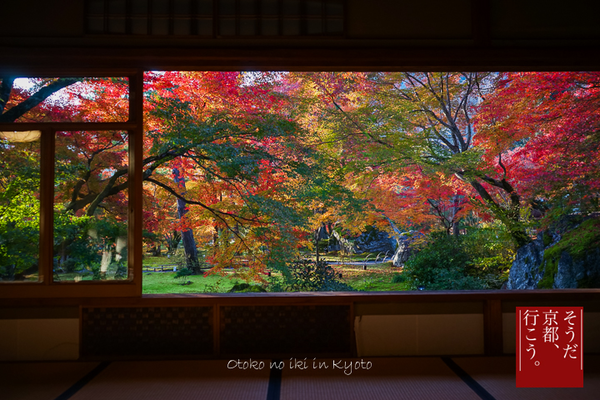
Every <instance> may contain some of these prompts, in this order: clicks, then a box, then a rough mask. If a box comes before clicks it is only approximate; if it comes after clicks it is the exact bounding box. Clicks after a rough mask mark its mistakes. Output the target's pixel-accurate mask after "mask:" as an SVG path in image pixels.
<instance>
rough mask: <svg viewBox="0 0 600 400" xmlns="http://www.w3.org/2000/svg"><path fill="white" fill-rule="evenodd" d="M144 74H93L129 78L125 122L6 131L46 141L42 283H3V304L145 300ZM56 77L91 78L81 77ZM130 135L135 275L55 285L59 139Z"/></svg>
mask: <svg viewBox="0 0 600 400" xmlns="http://www.w3.org/2000/svg"><path fill="white" fill-rule="evenodd" d="M143 73H144V71H142V70H138V71H128V72H126V73H122V74H113V73H109V74H102V73H101V74H92V75H93V76H95V77H113V76H124V77H127V78H128V79H129V118H128V120H127V121H125V122H26V123H20V122H13V123H1V124H0V130H7V131H22V130H39V131H41V132H42V136H41V138H40V148H41V157H40V244H39V247H40V251H39V277H40V278H39V281H37V282H6V283H1V284H0V299H4V298H48V297H52V298H57V297H67V298H69V297H79V298H86V297H132V296H133V297H140V296H141V295H142V218H143V213H142V204H143V203H142V168H139V166H141V165H142V163H143V135H144V129H143V121H144V108H143V106H144V104H143V101H144V99H143ZM50 76H56V77H61V76H69V77H88V76H90V74H89V73H85V74H81V73H76V74H68V75H66V74H63V75H57V74H50ZM114 130H118V131H126V132H127V134H128V139H129V174H128V175H129V176H128V179H129V182H130V185H129V191H128V192H129V199H128V206H127V207H128V215H127V221H128V224H127V225H128V228H127V229H128V234H127V246H128V259H127V269H128V272H129V276H128V279H127V280H123V281H116V280H115V281H100V282H98V281H81V282H54V281H53V279H52V277H53V240H54V239H53V238H54V227H53V217H54V213H53V211H54V154H55V134H56V132H60V131H114Z"/></svg>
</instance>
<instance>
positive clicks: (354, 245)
mask: <svg viewBox="0 0 600 400" xmlns="http://www.w3.org/2000/svg"><path fill="white" fill-rule="evenodd" d="M332 237H334V238H335V239H336V241H337V243H336V245H335V246H339V247H338V248H333V247H331V248H330V251H332V250H339V251H341V252H342V253H345V254H360V253H384V254H385V253H388V254H389V255H391V254H393V253H394V249H395V248H396V241H395V240H394V239H393V238H391V237H390V236H389V235H388V233H387V232H384V231H380V230H378V229H370V230H368V231H367V232H365V233H362V234H361V235H360V236H358V237H355V238H350V239H347V238H344V237H343V236H342V235H340V233H338V232H337V231H334V232H333V234H332Z"/></svg>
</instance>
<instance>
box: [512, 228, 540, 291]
mask: <svg viewBox="0 0 600 400" xmlns="http://www.w3.org/2000/svg"><path fill="white" fill-rule="evenodd" d="M543 259H544V239H543V235H540V236H539V237H538V238H537V239H536V240H534V241H533V242H531V243H529V244H527V245H525V246H523V247H521V248H520V249H519V250H517V255H516V257H515V261H513V264H512V267H511V268H510V273H509V275H508V283H507V284H506V287H507V289H537V287H538V283H539V282H540V280H541V279H542V278H543V276H544V270H541V271H540V265H542V261H543Z"/></svg>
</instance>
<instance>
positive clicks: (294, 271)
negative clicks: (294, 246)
mask: <svg viewBox="0 0 600 400" xmlns="http://www.w3.org/2000/svg"><path fill="white" fill-rule="evenodd" d="M286 272H287V273H284V274H283V278H272V279H271V286H270V290H271V291H274V292H275V291H285V292H324V291H354V290H355V289H353V288H352V287H351V286H348V285H346V284H345V283H343V282H340V281H339V280H337V277H336V274H335V271H334V270H333V268H331V267H330V266H329V265H328V264H327V263H326V262H325V261H322V260H320V261H319V262H315V261H312V260H301V261H295V262H293V263H291V264H289V265H288V266H287V271H286Z"/></svg>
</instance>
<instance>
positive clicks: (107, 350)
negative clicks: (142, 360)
mask: <svg viewBox="0 0 600 400" xmlns="http://www.w3.org/2000/svg"><path fill="white" fill-rule="evenodd" d="M212 310H213V309H212V307H137V308H123V307H111V308H83V310H82V327H81V331H82V332H81V356H82V357H87V358H94V357H96V358H107V357H115V358H127V357H152V356H196V355H198V356H199V355H211V354H213V350H214V348H213V311H212Z"/></svg>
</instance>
